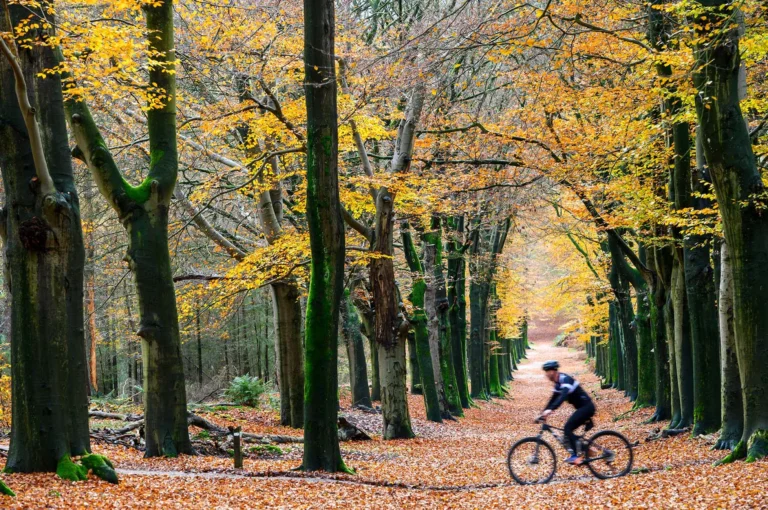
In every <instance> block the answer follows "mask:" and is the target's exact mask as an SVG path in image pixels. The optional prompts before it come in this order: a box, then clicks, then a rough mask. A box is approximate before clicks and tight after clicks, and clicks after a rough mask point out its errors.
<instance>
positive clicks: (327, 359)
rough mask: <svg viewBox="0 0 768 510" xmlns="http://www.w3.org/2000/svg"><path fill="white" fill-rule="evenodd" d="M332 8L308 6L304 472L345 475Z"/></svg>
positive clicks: (321, 1) (309, 1)
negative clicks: (340, 420)
mask: <svg viewBox="0 0 768 510" xmlns="http://www.w3.org/2000/svg"><path fill="white" fill-rule="evenodd" d="M335 19H336V18H335V10H334V3H333V0H305V1H304V72H305V77H304V83H305V85H304V94H305V98H306V105H307V226H308V228H309V241H310V249H311V254H312V258H311V263H310V282H309V295H308V298H307V310H306V322H305V329H304V331H305V339H304V349H305V376H306V380H305V385H304V457H303V463H302V468H303V469H305V470H307V471H313V470H324V471H330V472H334V471H346V470H347V468H346V466H345V465H344V461H343V460H342V459H341V451H340V449H339V436H338V430H337V418H338V409H339V399H338V391H339V384H338V333H339V312H340V308H341V306H342V303H343V301H344V285H343V282H344V222H343V219H342V216H341V203H340V202H339V183H338V173H339V172H338V155H339V154H338V151H339V140H338V113H337V105H336V95H337V94H336V62H335V33H336V29H335V22H336V21H335Z"/></svg>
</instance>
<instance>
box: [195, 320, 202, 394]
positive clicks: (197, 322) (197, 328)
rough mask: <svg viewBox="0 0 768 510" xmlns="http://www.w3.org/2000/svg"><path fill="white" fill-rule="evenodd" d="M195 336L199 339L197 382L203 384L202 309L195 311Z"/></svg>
mask: <svg viewBox="0 0 768 510" xmlns="http://www.w3.org/2000/svg"><path fill="white" fill-rule="evenodd" d="M195 337H196V339H197V384H198V385H200V386H201V387H202V385H203V341H202V338H201V333H200V309H199V308H198V309H197V313H195Z"/></svg>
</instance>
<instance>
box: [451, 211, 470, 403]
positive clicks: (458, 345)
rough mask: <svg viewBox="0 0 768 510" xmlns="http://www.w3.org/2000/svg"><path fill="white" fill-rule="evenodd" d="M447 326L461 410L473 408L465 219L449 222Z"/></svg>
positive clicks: (458, 218) (452, 219) (457, 218)
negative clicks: (468, 348) (470, 387)
mask: <svg viewBox="0 0 768 510" xmlns="http://www.w3.org/2000/svg"><path fill="white" fill-rule="evenodd" d="M448 226H449V239H448V243H447V246H448V305H449V308H448V323H449V328H448V330H449V333H450V337H451V353H452V355H453V356H452V359H453V369H454V373H455V374H456V387H457V389H458V393H459V399H460V401H461V407H463V408H464V409H468V408H469V405H470V398H469V381H468V379H467V304H466V298H465V281H466V276H465V275H466V270H467V269H466V267H467V266H466V259H465V257H464V246H463V243H462V241H463V239H462V236H463V235H464V216H459V217H454V218H450V219H449V220H448Z"/></svg>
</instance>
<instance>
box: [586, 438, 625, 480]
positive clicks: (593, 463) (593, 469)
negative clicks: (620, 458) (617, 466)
mask: <svg viewBox="0 0 768 510" xmlns="http://www.w3.org/2000/svg"><path fill="white" fill-rule="evenodd" d="M606 437H615V438H618V439H619V441H620V442H621V443H623V445H624V446H625V448H626V450H627V451H628V452H629V461H628V462H627V465H626V466H625V467H624V468H623V469H622V470H621V471H620V472H618V473H615V474H605V473H603V472H601V471H599V470H598V467H597V466H598V465H599V464H598V462H599V460H595V461H590V460H591V457H590V455H589V452H590V451H591V447H592V445H593V444H596V441H597V440H598V439H600V438H606ZM598 448H600V449H601V450H603V448H602V447H598ZM585 453H586V460H587V462H586V465H587V467H588V468H589V470H590V471H591V472H592V474H593V475H595V476H596V477H597V478H599V479H600V480H607V479H609V478H618V477H620V476H624V475H626V474H628V473H629V472H630V471H631V470H632V463H633V462H634V459H635V455H634V451H633V449H632V444H631V443H630V442H629V440H628V439H627V438H626V437H624V436H623V435H622V434H619V433H618V432H616V431H614V430H603V431H602V432H598V433H597V434H595V435H594V436H592V437H591V438H589V441H588V442H587V450H586V452H585Z"/></svg>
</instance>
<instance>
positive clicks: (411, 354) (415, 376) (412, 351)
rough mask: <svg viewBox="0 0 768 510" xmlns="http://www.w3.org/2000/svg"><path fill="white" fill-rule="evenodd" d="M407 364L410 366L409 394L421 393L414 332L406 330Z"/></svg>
mask: <svg viewBox="0 0 768 510" xmlns="http://www.w3.org/2000/svg"><path fill="white" fill-rule="evenodd" d="M408 366H409V367H410V368H411V394H412V395H421V394H422V393H423V392H422V391H421V374H420V373H419V357H418V355H417V354H416V334H415V333H414V332H413V330H410V331H408Z"/></svg>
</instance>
